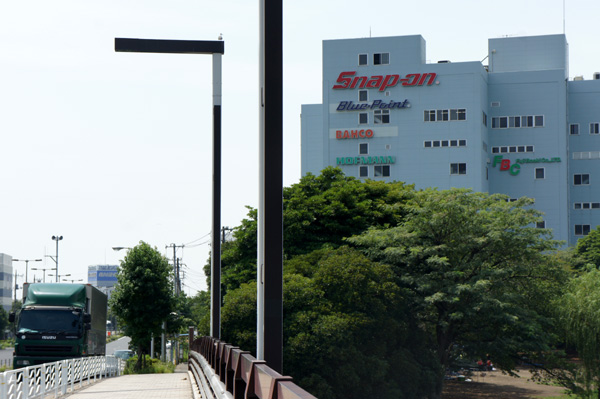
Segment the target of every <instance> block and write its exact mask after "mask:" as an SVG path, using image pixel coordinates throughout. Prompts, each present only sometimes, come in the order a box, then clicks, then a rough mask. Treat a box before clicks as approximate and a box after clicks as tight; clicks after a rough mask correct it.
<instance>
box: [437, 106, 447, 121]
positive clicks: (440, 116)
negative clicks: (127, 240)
mask: <svg viewBox="0 0 600 399" xmlns="http://www.w3.org/2000/svg"><path fill="white" fill-rule="evenodd" d="M436 118H437V120H438V122H441V121H447V120H448V110H447V109H438V110H437V117H436Z"/></svg>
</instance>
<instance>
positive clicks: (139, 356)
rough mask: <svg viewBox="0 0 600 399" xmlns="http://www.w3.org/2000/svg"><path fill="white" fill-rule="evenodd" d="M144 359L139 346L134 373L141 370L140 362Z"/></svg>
mask: <svg viewBox="0 0 600 399" xmlns="http://www.w3.org/2000/svg"><path fill="white" fill-rule="evenodd" d="M143 359H144V352H143V349H142V346H141V345H138V359H137V362H136V363H135V371H140V370H141V369H142V367H143V366H142V362H143Z"/></svg>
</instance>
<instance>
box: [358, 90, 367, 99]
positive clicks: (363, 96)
mask: <svg viewBox="0 0 600 399" xmlns="http://www.w3.org/2000/svg"><path fill="white" fill-rule="evenodd" d="M358 101H369V91H368V90H359V91H358Z"/></svg>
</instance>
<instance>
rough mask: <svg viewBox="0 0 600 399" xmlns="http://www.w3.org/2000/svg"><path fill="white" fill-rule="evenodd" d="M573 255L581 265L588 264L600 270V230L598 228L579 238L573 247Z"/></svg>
mask: <svg viewBox="0 0 600 399" xmlns="http://www.w3.org/2000/svg"><path fill="white" fill-rule="evenodd" d="M575 253H576V254H577V255H578V256H579V257H580V258H581V259H582V261H583V263H589V264H592V265H594V266H595V267H596V268H600V230H598V228H596V229H594V230H592V231H590V233H589V234H588V235H587V236H585V237H582V238H580V239H579V240H578V241H577V245H576V246H575Z"/></svg>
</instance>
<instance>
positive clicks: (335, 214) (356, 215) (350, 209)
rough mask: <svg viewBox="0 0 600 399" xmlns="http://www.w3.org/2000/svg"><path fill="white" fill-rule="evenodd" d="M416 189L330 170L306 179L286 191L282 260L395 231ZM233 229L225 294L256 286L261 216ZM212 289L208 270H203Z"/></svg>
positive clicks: (225, 261)
mask: <svg viewBox="0 0 600 399" xmlns="http://www.w3.org/2000/svg"><path fill="white" fill-rule="evenodd" d="M412 195H413V187H412V186H407V185H405V184H404V183H401V182H393V183H385V182H381V181H372V180H367V181H365V182H362V181H360V180H358V179H356V178H354V177H348V176H345V175H344V174H343V172H342V171H341V169H339V168H333V167H328V168H326V169H324V170H323V171H322V173H321V174H320V175H319V176H314V175H312V174H310V173H309V174H307V175H306V176H304V177H302V178H301V179H300V182H299V183H297V184H294V185H292V186H290V187H286V188H284V190H283V231H284V234H283V237H284V256H285V257H286V258H287V259H291V258H292V257H294V256H296V255H302V254H307V253H309V252H312V251H313V250H315V249H320V248H323V247H328V248H337V247H339V246H340V245H343V244H344V238H345V237H350V236H352V235H355V234H360V233H361V232H363V231H365V230H366V229H367V228H369V227H371V226H379V227H384V226H389V225H395V224H396V223H397V222H398V221H399V220H401V219H402V217H403V215H404V213H405V210H404V207H403V204H404V203H405V202H406V200H407V199H408V198H410V197H411V196H412ZM248 209H249V211H248V218H246V219H244V220H242V223H241V225H240V226H239V227H237V228H235V229H234V232H233V237H234V240H233V241H229V242H226V243H225V244H223V246H222V254H221V282H222V284H223V293H224V294H225V293H226V292H227V291H228V290H232V289H235V288H238V287H240V285H241V284H242V283H247V282H250V281H255V280H256V256H257V255H256V246H257V240H256V235H257V211H256V209H252V208H248ZM204 272H205V274H206V276H207V284H208V285H209V286H210V264H207V265H206V266H205V268H204Z"/></svg>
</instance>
